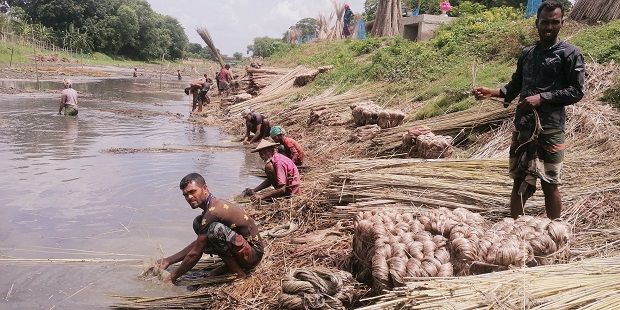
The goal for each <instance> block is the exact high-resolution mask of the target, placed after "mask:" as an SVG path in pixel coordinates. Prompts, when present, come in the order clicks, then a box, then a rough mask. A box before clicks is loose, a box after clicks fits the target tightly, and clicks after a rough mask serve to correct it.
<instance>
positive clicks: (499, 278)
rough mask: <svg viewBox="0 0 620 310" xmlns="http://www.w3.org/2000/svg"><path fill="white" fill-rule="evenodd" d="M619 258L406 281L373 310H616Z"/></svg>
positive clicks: (619, 301)
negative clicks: (469, 275)
mask: <svg viewBox="0 0 620 310" xmlns="http://www.w3.org/2000/svg"><path fill="white" fill-rule="evenodd" d="M618 291H620V257H618V256H615V257H608V258H597V259H587V260H582V261H577V262H573V263H569V264H562V265H549V266H541V267H534V268H521V269H518V270H508V271H500V272H494V273H489V274H483V275H477V276H471V277H466V278H449V279H440V278H435V279H427V280H425V281H424V282H407V286H406V287H404V288H401V289H398V290H394V291H391V292H389V293H387V294H385V295H383V296H382V297H381V301H380V302H379V303H377V304H374V305H372V306H368V307H364V308H360V309H363V310H374V309H405V308H406V309H457V310H459V309H468V310H475V309H546V310H564V309H615V308H617V305H618V304H620V296H619V295H618Z"/></svg>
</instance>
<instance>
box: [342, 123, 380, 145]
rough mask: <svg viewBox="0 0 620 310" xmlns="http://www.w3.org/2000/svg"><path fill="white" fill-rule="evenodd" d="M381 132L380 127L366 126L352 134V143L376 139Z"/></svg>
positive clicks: (356, 129)
mask: <svg viewBox="0 0 620 310" xmlns="http://www.w3.org/2000/svg"><path fill="white" fill-rule="evenodd" d="M379 131H381V127H379V125H366V126H361V127H357V128H355V129H354V130H353V133H351V137H350V139H349V140H350V141H352V142H361V141H366V140H370V139H372V138H374V136H375V135H376V134H377V133H378V132H379Z"/></svg>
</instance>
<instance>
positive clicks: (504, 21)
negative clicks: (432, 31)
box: [430, 7, 536, 61]
mask: <svg viewBox="0 0 620 310" xmlns="http://www.w3.org/2000/svg"><path fill="white" fill-rule="evenodd" d="M532 24H533V21H532V20H526V19H524V15H523V13H522V12H521V11H519V10H518V9H516V8H506V7H500V8H492V9H490V10H488V11H484V12H481V13H479V14H465V15H464V16H463V17H461V18H459V19H457V20H455V21H454V22H453V23H451V24H448V25H444V26H442V27H440V28H439V30H438V31H437V33H436V35H435V37H434V38H433V39H432V40H431V41H430V42H431V44H432V45H433V46H434V47H435V48H437V49H438V50H440V51H441V52H442V53H443V54H445V55H446V56H459V57H462V56H463V55H467V56H474V57H477V58H479V59H481V60H487V61H488V60H507V59H513V58H516V57H518V55H519V54H520V53H521V50H522V48H523V47H524V46H527V45H531V44H533V43H534V41H535V39H536V37H535V33H534V31H533V30H534V29H533V27H532Z"/></svg>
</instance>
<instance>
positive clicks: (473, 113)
mask: <svg viewBox="0 0 620 310" xmlns="http://www.w3.org/2000/svg"><path fill="white" fill-rule="evenodd" d="M515 107H516V105H511V106H510V107H508V108H507V109H505V108H503V107H502V106H501V105H499V104H498V103H497V102H492V103H482V104H481V105H480V106H479V107H475V108H471V109H467V110H465V111H459V112H454V113H450V114H445V115H441V116H436V117H431V118H427V119H423V120H415V121H412V122H407V123H405V124H404V125H405V126H407V127H408V128H412V127H415V126H419V125H425V126H429V127H430V128H433V133H434V134H436V135H448V136H451V137H454V140H455V142H460V141H463V140H465V139H467V138H468V137H469V135H470V134H471V133H473V132H479V131H485V130H488V129H489V128H493V127H498V126H500V125H501V124H502V123H503V121H504V120H506V119H509V118H511V117H512V116H513V115H514V111H515ZM402 135H403V132H402V129H400V128H390V129H386V130H383V131H382V132H381V133H380V134H378V135H377V136H376V137H375V138H374V139H372V142H373V144H372V147H371V151H372V153H373V154H376V155H382V154H391V153H394V152H400V151H402V147H403V143H402V142H403V141H402Z"/></svg>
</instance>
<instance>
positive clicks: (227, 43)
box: [147, 0, 364, 56]
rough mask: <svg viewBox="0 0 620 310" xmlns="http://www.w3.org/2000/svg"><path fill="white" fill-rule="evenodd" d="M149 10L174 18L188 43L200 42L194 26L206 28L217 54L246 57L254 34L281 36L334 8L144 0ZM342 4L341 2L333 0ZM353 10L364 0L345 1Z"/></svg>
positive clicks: (313, 1) (325, 3) (318, 1)
mask: <svg viewBox="0 0 620 310" xmlns="http://www.w3.org/2000/svg"><path fill="white" fill-rule="evenodd" d="M147 1H148V2H149V3H150V4H151V8H152V9H153V11H155V12H157V13H159V14H162V15H169V16H172V17H174V18H176V19H177V20H178V21H179V23H180V24H181V26H182V27H183V28H185V33H186V34H187V37H188V38H189V41H190V42H191V43H200V45H202V46H204V45H205V43H204V41H203V40H202V39H201V38H200V36H199V35H198V33H197V32H196V28H198V27H205V28H207V30H209V34H211V38H212V39H213V41H214V42H215V46H216V47H217V48H218V49H219V50H220V52H221V53H223V54H226V55H228V56H232V55H233V54H234V53H235V52H240V53H242V54H243V55H244V56H246V55H247V54H246V50H247V46H248V45H250V44H252V42H253V40H254V38H256V37H265V36H267V37H270V38H282V36H283V34H284V33H285V32H286V30H288V28H289V27H290V26H293V25H295V23H296V22H297V21H299V20H301V19H303V18H306V17H312V18H316V17H318V15H319V13H322V14H323V15H325V16H328V17H329V15H330V14H331V13H332V12H333V11H334V7H333V4H332V1H331V0H225V1H222V0H193V1H190V0H175V1H170V0H147ZM336 2H337V3H339V4H342V5H344V3H345V2H344V1H342V0H337V1H336ZM346 3H347V4H349V6H350V7H351V9H352V10H353V12H354V13H363V11H364V0H347V1H346Z"/></svg>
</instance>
